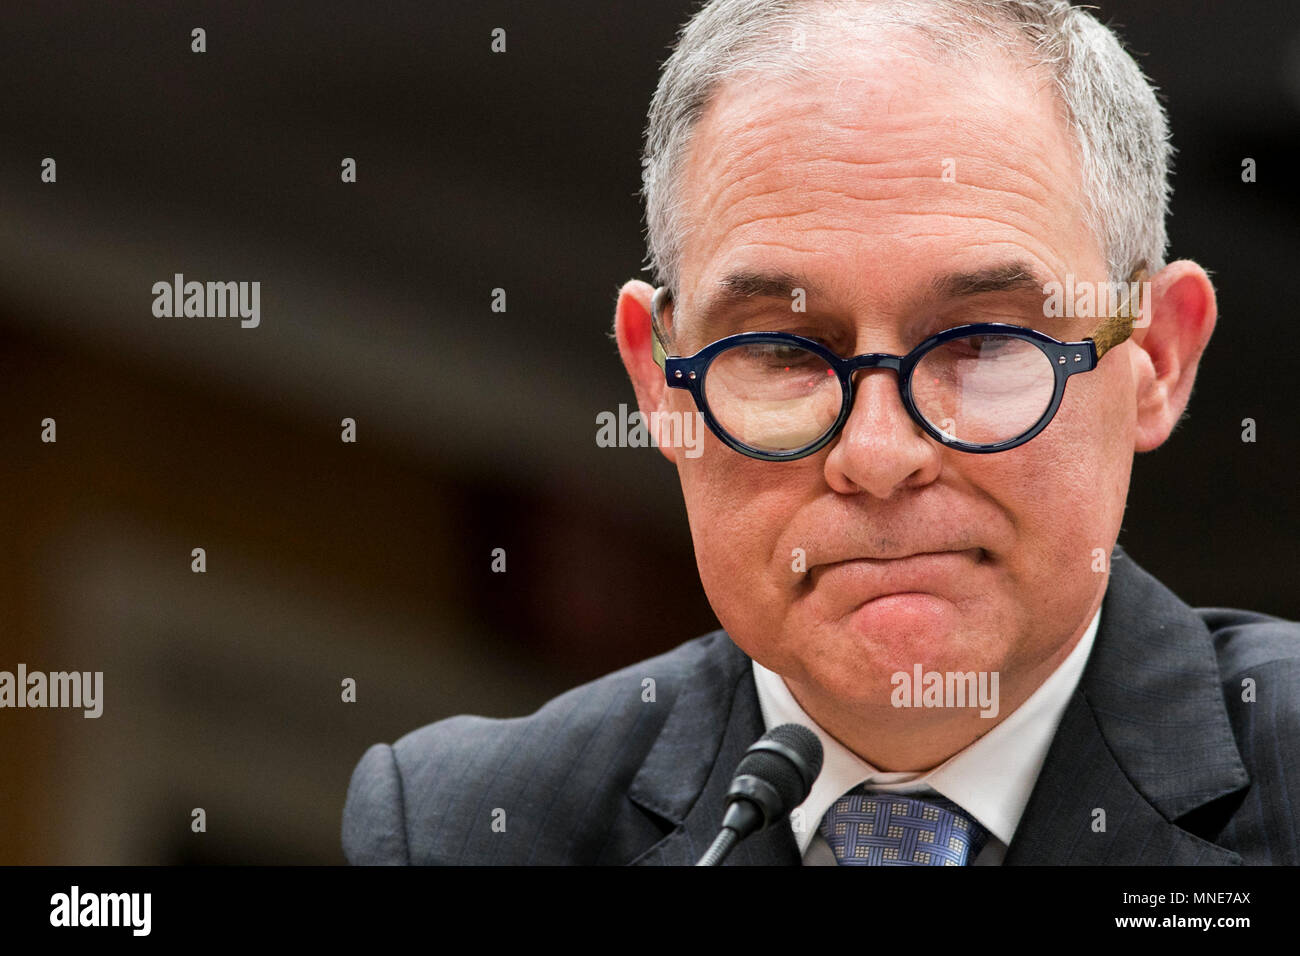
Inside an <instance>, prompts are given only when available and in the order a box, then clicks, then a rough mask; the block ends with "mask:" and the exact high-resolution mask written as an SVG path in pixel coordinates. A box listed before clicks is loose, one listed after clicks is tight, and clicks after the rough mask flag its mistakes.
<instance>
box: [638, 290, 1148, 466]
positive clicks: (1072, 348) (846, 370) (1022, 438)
mask: <svg viewBox="0 0 1300 956" xmlns="http://www.w3.org/2000/svg"><path fill="white" fill-rule="evenodd" d="M1146 277H1147V273H1146V270H1145V268H1139V269H1137V270H1136V271H1135V272H1134V273H1133V274H1132V276H1131V277H1130V279H1129V282H1130V284H1131V283H1133V282H1141V281H1144V280H1145V279H1146ZM671 298H672V294H671V292H670V291H669V289H668V287H667V286H660V287H659V288H658V289H656V290H655V293H654V297H653V299H652V300H651V335H652V337H653V343H652V351H653V355H654V360H655V363H656V364H657V365H659V367H660V368H661V369H663V372H664V380H665V382H666V383H667V384H668V386H669V387H670V388H682V389H686V390H687V391H689V392H690V393H691V396H692V397H693V398H694V399H695V406H696V407H697V408H698V409H699V410H700V413H701V414H702V415H703V416H704V421H705V424H707V425H708V426H709V430H710V431H711V432H713V434H714V435H716V436H717V437H718V440H719V441H721V442H722V443H723V444H725V445H727V446H728V447H729V448H731V449H733V450H735V451H738V452H740V453H741V454H742V455H748V456H749V457H750V458H757V459H760V460H762V461H795V460H797V459H800V458H806V457H808V456H809V455H812V454H815V453H816V452H818V451H820V450H821V449H822V448H824V447H826V445H828V444H829V443H830V442H832V441H834V440H835V438H836V437H837V436H838V435H839V433H840V432H841V431H842V430H843V428H844V425H845V423H846V422H847V421H848V420H849V416H850V415H851V414H852V413H853V376H854V374H855V373H856V372H858V371H861V370H862V369H874V368H887V369H893V370H894V372H896V373H897V381H898V394H899V397H900V398H901V399H902V402H903V407H904V408H905V409H906V410H907V414H908V415H909V416H910V417H911V419H912V421H914V422H916V424H917V425H919V426H920V427H921V429H922V430H923V431H924V432H925V433H926V434H927V435H929V436H930V437H931V438H933V439H934V440H935V441H937V442H939V443H940V444H941V445H943V446H944V447H946V448H953V449H956V450H957V451H964V452H969V453H971V454H976V455H987V454H992V453H994V452H999V451H1009V450H1010V449H1012V448H1016V447H1019V446H1020V445H1023V444H1024V443H1025V442H1027V441H1029V440H1030V439H1032V438H1034V437H1035V436H1037V435H1038V434H1039V433H1040V432H1041V431H1042V430H1043V429H1044V428H1046V427H1047V426H1048V425H1049V424H1050V423H1051V421H1052V419H1053V418H1054V417H1056V412H1057V410H1058V409H1059V408H1060V407H1061V399H1062V398H1064V397H1065V384H1066V382H1068V381H1069V379H1070V376H1071V375H1077V374H1078V373H1080V372H1090V371H1092V370H1093V369H1094V368H1096V367H1097V363H1098V362H1099V361H1100V360H1101V357H1102V356H1103V355H1105V354H1106V352H1108V351H1110V349H1112V348H1114V347H1115V346H1116V345H1119V344H1120V343H1122V342H1124V341H1125V340H1127V339H1128V338H1129V336H1130V335H1132V333H1133V320H1134V316H1133V315H1132V314H1131V310H1130V308H1129V306H1130V303H1129V302H1128V301H1127V300H1126V301H1125V302H1124V303H1123V304H1122V305H1121V306H1120V307H1119V309H1118V310H1117V311H1116V313H1115V314H1114V315H1112V316H1110V317H1108V318H1107V319H1105V320H1103V321H1102V323H1101V324H1100V325H1098V326H1097V328H1096V329H1095V330H1094V331H1093V334H1092V335H1091V336H1089V337H1088V338H1086V339H1084V340H1083V341H1081V342H1062V341H1060V340H1059V339H1054V338H1052V337H1051V336H1050V335H1047V334H1046V333H1043V332H1039V331H1038V330H1036V329H1030V328H1026V327H1024V326H1020V325H1010V324H1007V323H1003V322H977V323H973V324H970V325H959V326H956V327H954V328H951V329H945V330H943V331H942V332H938V333H936V334H935V335H932V336H930V337H929V338H928V339H926V340H925V341H924V342H922V343H921V344H920V345H918V346H917V347H916V348H914V349H912V351H910V352H908V353H907V354H906V355H890V354H889V353H887V352H868V353H866V354H863V355H855V356H853V357H852V358H841V357H840V356H838V355H836V354H835V353H834V352H832V351H831V350H830V349H828V348H826V346H824V345H822V344H821V343H820V342H817V341H816V340H814V339H809V338H805V337H803V336H801V335H795V334H793V333H791V332H741V333H740V334H738V335H729V336H727V337H726V338H722V339H718V341H716V342H713V343H712V344H710V345H706V346H705V347H704V348H702V349H700V351H698V352H696V353H695V354H694V355H689V356H679V355H669V354H668V353H667V351H666V350H665V348H664V345H663V338H664V336H663V332H662V328H663V326H662V316H663V310H664V307H665V306H666V305H667V304H668V302H670V301H671ZM970 335H1004V336H1009V337H1011V338H1016V339H1021V340H1023V341H1026V342H1031V343H1033V344H1034V345H1035V346H1037V347H1038V349H1039V350H1040V351H1042V352H1043V354H1044V355H1046V356H1047V357H1048V359H1049V360H1050V361H1051V364H1052V370H1053V371H1054V372H1055V373H1056V383H1055V387H1054V389H1053V391H1052V401H1051V403H1050V404H1049V405H1048V406H1047V410H1046V411H1045V412H1044V413H1043V414H1042V416H1041V417H1040V418H1039V419H1038V421H1037V422H1035V423H1034V424H1033V425H1032V426H1031V427H1030V428H1029V429H1028V430H1027V431H1025V432H1023V433H1022V434H1020V435H1018V436H1016V437H1015V438H1010V439H1007V440H1006V441H1001V442H994V443H992V444H975V443H972V442H963V441H958V440H957V439H955V438H951V437H949V436H947V435H945V434H944V432H942V431H940V430H939V429H938V428H936V427H935V426H933V425H932V424H930V422H929V421H928V420H927V419H926V417H925V416H924V415H922V414H921V412H920V410H919V409H918V408H917V407H916V404H915V402H913V400H912V388H911V385H912V372H913V371H914V370H915V369H916V366H917V364H918V363H919V362H920V361H921V359H922V358H924V357H925V355H926V353H927V352H929V351H930V350H931V349H933V348H936V347H937V346H940V345H943V344H944V343H945V342H949V341H951V340H953V339H958V338H964V337H966V336H970ZM759 344H783V345H792V346H799V347H800V348H804V349H807V350H808V351H810V352H812V353H813V354H815V355H817V356H819V357H820V358H821V359H822V360H823V361H825V362H826V364H827V365H828V366H830V368H832V369H833V370H834V372H835V375H836V377H837V378H838V379H839V382H840V390H841V400H840V414H839V416H838V417H837V418H836V419H835V421H834V423H833V424H832V425H831V426H830V428H828V429H827V430H826V433H825V434H824V435H822V436H821V437H820V438H818V439H817V440H816V441H814V442H811V443H810V444H808V445H804V446H803V447H802V448H795V449H791V450H790V451H764V450H762V449H759V448H755V447H753V446H752V445H746V444H745V443H744V442H742V441H740V440H738V439H736V438H735V437H733V436H732V435H730V434H729V433H728V432H727V430H726V429H724V428H723V427H722V426H721V425H720V424H719V423H718V421H717V419H716V418H715V417H714V415H713V410H712V409H710V408H709V402H708V399H707V398H706V397H705V394H704V380H705V376H706V375H707V374H708V370H709V366H710V365H711V364H712V363H713V360H714V359H715V358H716V357H717V356H718V355H720V354H721V353H722V352H725V351H726V350H727V349H730V348H733V347H735V346H738V345H759Z"/></svg>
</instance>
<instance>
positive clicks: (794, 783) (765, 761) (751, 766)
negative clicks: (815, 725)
mask: <svg viewBox="0 0 1300 956" xmlns="http://www.w3.org/2000/svg"><path fill="white" fill-rule="evenodd" d="M764 740H770V741H774V742H776V743H778V744H782V745H784V746H785V747H786V748H788V749H789V750H791V751H793V752H794V754H795V755H796V756H797V758H798V759H799V760H801V761H802V762H803V764H804V767H803V768H800V767H799V766H797V765H796V764H795V763H793V762H792V761H791V760H790V759H789V758H788V757H786V756H784V755H782V754H780V753H777V752H775V751H772V750H763V749H751V750H750V751H749V752H748V753H746V754H745V756H744V758H743V759H742V760H741V761H740V765H739V766H737V767H736V776H740V775H741V774H750V775H752V776H755V777H760V778H761V779H763V780H766V781H767V782H768V783H770V784H771V785H772V786H773V787H775V788H776V791H777V793H779V794H780V795H781V802H782V805H783V807H784V809H785V810H786V812H789V811H790V810H791V809H793V808H794V807H797V806H798V805H799V804H801V803H803V802H804V800H806V799H807V797H808V791H809V790H810V789H812V783H813V781H814V780H816V779H817V775H818V774H819V773H821V769H822V756H823V755H822V742H821V741H820V740H818V739H817V735H816V734H814V733H813V732H812V731H811V730H809V729H808V728H807V727H804V726H801V725H800V724H782V725H781V726H780V727H774V728H772V730H770V731H768V732H767V733H766V734H764V735H763V736H762V738H760V740H759V744H761V743H762V742H763V741H764ZM758 746H759V745H758V744H756V745H755V747H756V748H757V747H758ZM805 774H806V779H805Z"/></svg>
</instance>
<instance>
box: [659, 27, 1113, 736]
mask: <svg viewBox="0 0 1300 956" xmlns="http://www.w3.org/2000/svg"><path fill="white" fill-rule="evenodd" d="M810 45H811V44H810ZM839 75H840V76H842V77H843V79H842V81H841V80H839V79H838V78H834V79H832V80H831V81H829V82H827V81H825V80H818V81H798V82H792V83H785V84H775V83H773V82H771V81H768V80H764V79H761V78H760V79H756V80H741V81H732V82H729V83H728V84H726V85H725V86H724V87H723V89H722V90H721V91H720V93H719V94H718V96H717V97H716V98H715V99H714V101H713V102H712V104H711V105H710V107H709V109H708V110H707V111H706V113H705V115H704V116H703V117H702V119H701V121H700V122H699V124H698V125H697V127H696V130H695V134H694V138H693V140H692V144H691V149H690V153H689V157H688V162H687V165H686V167H685V169H684V171H683V179H682V190H683V192H682V196H683V198H684V200H685V218H686V223H687V224H688V225H690V226H692V227H693V228H692V229H691V230H689V231H688V232H687V233H686V238H685V241H684V246H683V255H682V260H681V281H680V289H679V290H678V295H677V300H676V303H675V305H674V308H673V311H672V313H671V326H672V329H673V335H674V342H673V345H674V348H673V349H672V351H673V352H674V353H676V354H682V355H689V354H693V353H694V352H695V351H697V350H698V349H700V348H701V347H703V346H705V345H707V344H708V343H710V342H712V341H715V340H717V339H719V338H721V337H723V336H725V335H730V334H733V333H737V332H744V331H758V330H784V331H789V332H795V333H799V334H803V335H807V336H809V337H812V338H817V339H821V340H822V341H824V342H825V343H826V344H827V345H829V346H830V347H831V348H832V349H833V350H834V351H836V352H838V353H839V354H840V355H844V356H848V355H855V354H860V353H866V352H890V353H894V354H903V353H906V352H908V351H909V350H911V349H912V348H913V347H915V346H916V345H917V344H918V343H920V342H921V341H922V340H923V339H925V338H926V337H928V336H929V335H931V334H933V333H934V332H937V331H939V330H942V329H945V328H950V327H952V326H956V325H961V324H965V323H970V322H1011V323H1016V324H1020V325H1024V326H1028V327H1032V328H1036V329H1039V330H1040V331H1043V332H1046V333H1047V334H1049V335H1052V336H1054V337H1056V338H1058V339H1062V340H1078V339H1082V338H1084V337H1086V336H1087V335H1089V334H1090V333H1091V332H1092V329H1093V328H1094V327H1095V325H1096V324H1097V321H1098V320H1097V319H1096V318H1070V319H1045V318H1044V317H1043V303H1044V298H1045V297H1044V295H1043V291H1042V287H1041V284H1038V285H1037V287H1036V288H1033V287H1031V288H1028V289H1026V288H1023V287H1022V288H1018V289H1010V290H1007V291H991V292H983V293H976V294H962V293H961V291H960V290H955V289H951V288H950V289H948V290H947V291H946V292H943V293H939V292H937V291H936V284H937V283H938V282H939V280H942V279H944V278H945V277H948V276H951V275H952V274H954V273H977V272H983V271H984V270H995V271H997V270H1004V269H1005V267H1008V266H1020V267H1024V268H1025V269H1027V270H1030V271H1031V273H1032V275H1033V276H1034V277H1036V278H1037V279H1039V280H1040V283H1041V282H1042V281H1048V280H1057V281H1061V282H1064V281H1065V280H1066V276H1067V275H1068V274H1072V275H1073V276H1074V281H1075V282H1076V283H1082V282H1101V283H1104V282H1105V281H1106V279H1107V275H1106V270H1105V263H1104V258H1103V256H1102V252H1101V250H1100V248H1099V246H1098V244H1097V243H1096V241H1095V239H1094V237H1093V236H1092V235H1091V234H1090V233H1089V231H1088V230H1087V228H1086V227H1085V225H1084V222H1083V213H1082V209H1083V207H1082V192H1081V180H1080V174H1079V168H1078V164H1077V162H1076V161H1075V159H1074V154H1073V152H1072V150H1071V144H1070V141H1069V139H1068V136H1069V134H1068V131H1067V129H1066V126H1065V124H1064V122H1063V120H1062V118H1061V115H1060V113H1059V112H1058V106H1057V104H1056V101H1055V99H1054V98H1053V95H1052V92H1051V86H1050V83H1049V82H1048V81H1047V80H1046V79H1045V78H1044V76H1043V75H1041V74H1039V73H1037V72H1033V71H1030V70H1027V69H1025V68H1023V67H1021V66H1019V65H1017V64H1016V63H1014V62H1012V61H1010V60H1008V61H1007V62H1006V63H1005V64H1001V65H995V64H989V65H985V66H975V65H974V64H970V63H967V64H952V65H947V66H940V65H935V64H931V63H927V62H924V61H919V60H915V59H910V58H909V59H903V58H899V57H897V56H896V55H890V54H883V55H881V54H872V55H869V56H858V57H854V58H852V59H848V60H845V61H844V70H843V72H842V73H841V74H839ZM945 171H947V175H945ZM742 275H744V276H755V275H758V276H776V277H781V276H784V277H787V278H789V280H790V282H789V284H790V285H792V286H797V287H799V288H802V289H804V290H805V293H806V311H805V312H797V311H794V310H793V309H792V307H791V303H792V301H793V299H792V297H791V296H790V295H789V293H788V292H785V293H782V292H779V291H778V292H777V294H775V295H762V294H760V295H752V296H748V297H740V298H737V299H736V301H730V302H728V301H727V299H726V297H725V296H723V295H720V293H722V292H723V291H724V290H725V288H726V286H727V279H728V278H729V277H735V276H742ZM749 288H750V290H751V291H752V289H753V288H754V286H753V284H752V283H751V285H750V287H749ZM1134 347H1135V346H1133V345H1132V344H1126V345H1123V346H1120V347H1119V348H1117V349H1116V350H1115V351H1114V353H1113V354H1111V355H1109V356H1108V357H1107V358H1106V359H1105V360H1104V361H1102V362H1101V363H1100V365H1099V366H1098V368H1097V369H1096V370H1094V371H1092V372H1088V373H1086V374H1081V375H1077V376H1074V377H1072V378H1071V379H1070V380H1069V384H1068V387H1067V388H1066V392H1065V398H1064V401H1063V403H1062V405H1061V407H1060V410H1059V412H1058V413H1057V415H1056V417H1055V419H1054V420H1053V421H1052V423H1051V425H1050V426H1049V427H1048V428H1047V429H1046V430H1045V431H1044V432H1042V433H1041V434H1039V435H1038V436H1037V437H1036V438H1034V439H1033V440H1032V441H1030V442H1028V443H1027V444H1025V445H1022V446H1020V447H1019V448H1015V449H1012V450H1011V451H1006V452H1000V453H996V454H990V455H976V454H969V453H964V452H959V451H953V450H947V449H945V448H943V447H942V446H940V445H939V444H938V443H936V442H935V441H933V440H932V439H930V438H929V437H927V436H925V434H924V433H923V432H921V430H920V429H919V428H918V427H917V426H916V425H915V424H914V423H913V422H912V420H911V419H910V418H909V417H908V415H907V413H906V411H905V410H904V408H903V405H902V403H901V401H900V399H899V394H898V386H897V377H896V375H895V374H894V373H893V372H890V371H869V372H864V373H859V375H858V376H857V378H856V380H855V383H856V393H855V404H854V408H853V411H852V415H851V417H850V418H849V420H848V423H847V425H846V426H845V429H844V431H843V432H842V433H841V434H840V436H839V437H838V439H837V440H836V441H835V442H833V443H832V444H831V445H830V446H828V447H827V448H825V449H823V450H821V451H820V452H818V453H817V454H815V455H812V456H810V457H807V458H804V459H802V460H799V461H794V462H780V463H771V462H764V461H758V460H754V459H751V458H748V457H745V456H743V455H740V454H738V453H736V452H734V451H732V450H730V449H728V448H727V447H726V446H724V445H722V444H721V443H720V442H719V441H717V440H716V439H715V438H714V437H713V436H712V435H709V438H708V443H707V444H706V446H705V449H704V452H703V454H702V455H700V456H699V457H695V458H692V457H688V456H686V455H678V456H676V461H677V464H678V468H679V472H680V476H681V481H682V487H683V491H684V495H685V500H686V505H687V510H688V514H689V518H690V524H691V531H692V535H693V538H694V542H695V551H696V557H697V560H698V563H699V568H700V575H701V579H702V581H703V584H704V588H705V590H706V592H707V594H708V596H709V599H710V602H711V604H712V606H713V608H714V610H715V612H716V613H717V615H718V618H719V620H720V622H721V623H722V625H723V627H724V628H726V630H727V631H728V633H729V634H730V635H731V637H732V638H733V640H735V642H736V643H737V644H738V645H739V646H740V647H741V648H742V649H744V650H745V651H746V652H747V653H748V654H750V655H751V656H752V657H753V658H755V659H756V660H757V661H759V662H760V663H762V664H764V665H765V666H767V667H769V668H771V669H772V670H775V671H777V672H778V673H781V674H782V675H784V676H785V678H786V681H787V684H789V685H790V687H791V689H792V690H793V691H794V692H795V695H796V697H797V698H799V699H800V702H801V703H804V705H805V707H806V708H810V709H811V707H810V705H812V704H814V703H816V704H817V706H818V707H819V708H820V709H823V710H824V709H825V708H827V707H839V708H844V709H846V710H851V711H855V712H857V713H863V712H868V711H876V712H878V713H879V714H880V716H881V719H883V720H886V721H888V720H890V719H891V718H890V716H889V713H888V710H889V699H890V692H891V690H892V685H891V683H890V676H891V675H892V674H893V673H895V672H897V671H906V672H908V673H909V674H910V673H911V672H912V669H913V666H914V665H915V664H920V665H922V667H923V668H924V669H925V670H927V671H928V670H938V671H969V670H976V671H998V672H999V673H1000V677H1001V685H1002V692H1003V700H1004V705H1005V703H1006V698H1007V695H1008V691H1009V690H1010V689H1011V688H1013V687H1014V686H1015V682H1016V681H1017V680H1020V681H1021V683H1023V684H1024V685H1025V687H1026V688H1027V689H1026V690H1025V693H1028V691H1031V690H1032V689H1033V687H1034V686H1037V682H1038V681H1041V680H1042V678H1043V677H1044V676H1046V674H1047V673H1048V672H1050V670H1051V669H1052V668H1053V667H1055V665H1056V664H1057V663H1059V661H1060V660H1061V659H1063V657H1064V656H1065V654H1066V653H1067V652H1068V650H1069V649H1070V648H1071V647H1072V646H1073V643H1074V639H1075V638H1077V637H1078V636H1080V635H1081V634H1082V632H1083V630H1084V629H1085V628H1086V626H1087V624H1088V622H1089V620H1090V618H1091V615H1092V613H1093V611H1095V609H1096V608H1097V606H1098V604H1099V602H1100V600H1101V596H1102V593H1103V592H1104V588H1105V584H1106V575H1105V574H1104V573H1098V571H1097V570H1096V567H1097V565H1098V562H1099V560H1100V561H1105V560H1106V559H1108V557H1109V554H1110V551H1111V547H1112V545H1113V544H1114V542H1115V540H1116V537H1117V536H1118V533H1119V526H1120V521H1121V517H1122V514H1123V508H1124V501H1125V497H1126V495H1127V490H1128V482H1129V471H1130V466H1131V462H1132V454H1133V449H1134V421H1133V419H1134V414H1133V406H1134V383H1133V379H1132V373H1131V367H1130V362H1129V360H1128V358H1127V354H1128V350H1130V349H1132V348H1134ZM666 400H667V401H668V403H669V405H668V407H669V408H671V409H673V410H680V411H682V412H686V413H690V412H692V411H693V410H694V405H693V403H692V401H691V399H690V396H689V394H688V393H686V392H685V391H681V390H677V389H672V390H669V392H668V393H667V395H666ZM800 553H802V554H803V555H804V556H805V557H804V558H803V566H805V567H806V570H799V567H800V564H799V556H800ZM1098 555H1100V556H1101V558H1100V559H1099V558H1098ZM1012 693H1014V691H1012ZM814 716H816V714H815V713H814ZM893 719H897V716H896V715H895V717H894V718H893Z"/></svg>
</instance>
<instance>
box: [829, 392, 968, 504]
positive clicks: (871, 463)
mask: <svg viewBox="0 0 1300 956" xmlns="http://www.w3.org/2000/svg"><path fill="white" fill-rule="evenodd" d="M853 393H854V394H853V408H852V409H850V411H849V419H848V421H847V422H845V423H844V430H843V431H841V432H840V434H839V436H838V437H837V438H836V439H835V442H834V444H833V445H832V446H831V452H830V454H829V455H828V456H827V457H826V469H825V470H826V481H827V483H828V484H829V485H830V486H831V487H832V488H833V489H835V490H836V491H838V492H840V493H841V494H857V493H858V492H862V491H865V492H867V493H869V494H871V495H873V496H875V497H877V498H888V497H889V496H890V495H892V494H893V493H894V491H895V490H897V489H898V488H899V487H900V486H912V487H919V486H921V485H925V484H928V483H929V482H931V481H933V480H934V479H935V478H937V477H938V475H939V470H940V463H941V461H942V458H943V449H942V447H941V446H940V445H939V443H938V442H936V441H934V440H933V439H931V438H930V437H929V436H928V435H926V433H925V432H923V431H922V430H921V426H920V425H918V424H917V423H916V422H915V421H913V420H912V417H911V416H910V415H908V414H907V409H906V408H904V407H903V400H902V396H900V395H899V392H898V373H897V372H895V371H893V370H892V369H863V370H861V371H859V372H857V373H855V375H854V388H853Z"/></svg>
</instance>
